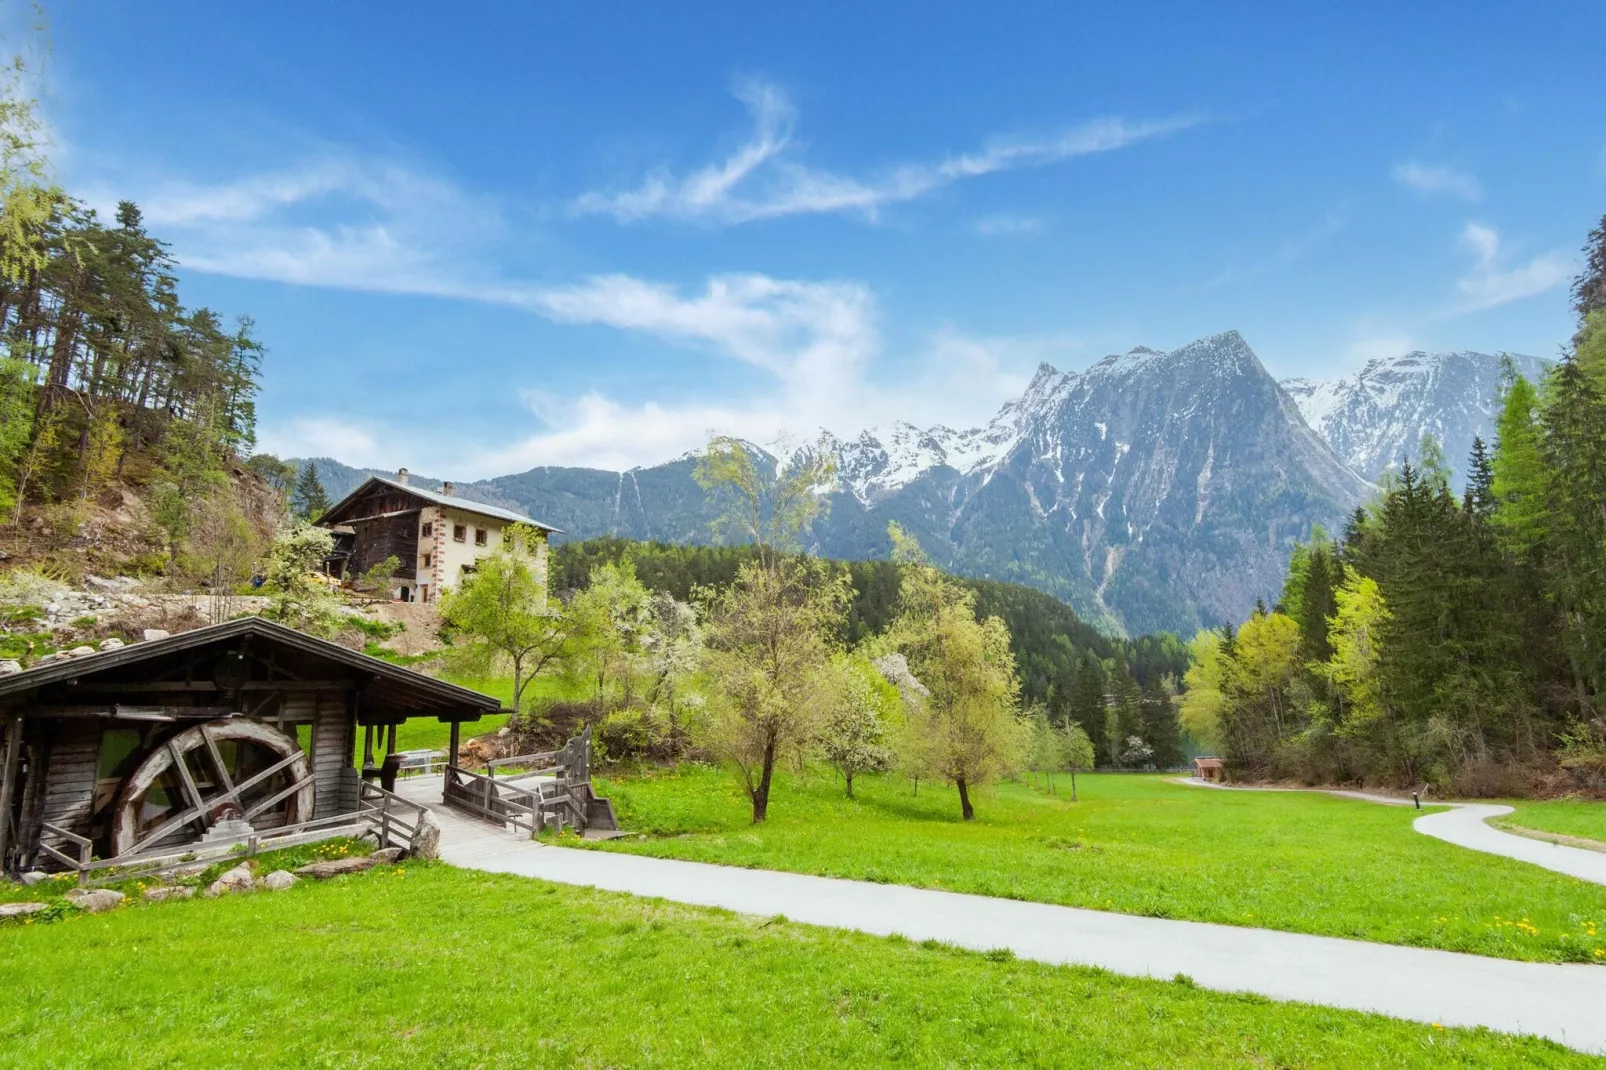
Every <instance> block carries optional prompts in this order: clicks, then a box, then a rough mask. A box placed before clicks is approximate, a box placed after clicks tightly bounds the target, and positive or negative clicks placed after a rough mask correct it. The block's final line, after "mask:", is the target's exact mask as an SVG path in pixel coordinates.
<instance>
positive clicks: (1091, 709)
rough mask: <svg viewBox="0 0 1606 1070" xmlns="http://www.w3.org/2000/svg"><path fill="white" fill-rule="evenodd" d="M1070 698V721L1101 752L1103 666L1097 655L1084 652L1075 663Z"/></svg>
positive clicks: (1102, 742)
mask: <svg viewBox="0 0 1606 1070" xmlns="http://www.w3.org/2000/svg"><path fill="white" fill-rule="evenodd" d="M1073 687H1074V689H1075V690H1074V691H1073V692H1072V696H1071V719H1072V720H1073V721H1075V722H1076V723H1077V724H1079V725H1081V726H1082V731H1083V732H1086V733H1087V738H1088V739H1091V740H1093V742H1094V744H1095V745H1096V746H1097V747H1098V748H1099V750H1100V751H1101V752H1105V751H1106V748H1105V745H1104V734H1105V733H1104V722H1105V712H1104V666H1103V665H1101V664H1100V663H1099V659H1098V655H1096V654H1094V653H1093V651H1091V650H1084V651H1083V652H1082V656H1081V658H1080V659H1079V660H1078V661H1077V663H1076V681H1075V683H1074V685H1073Z"/></svg>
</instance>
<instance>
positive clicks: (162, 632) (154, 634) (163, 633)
mask: <svg viewBox="0 0 1606 1070" xmlns="http://www.w3.org/2000/svg"><path fill="white" fill-rule="evenodd" d="M168 634H169V633H168V631H167V629H166V628H146V629H145V630H144V631H142V632H140V633H139V637H140V638H141V639H143V640H145V642H147V643H148V642H150V641H151V640H152V639H166V638H167V636H168Z"/></svg>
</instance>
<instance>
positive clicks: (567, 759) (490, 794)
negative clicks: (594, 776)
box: [409, 724, 619, 837]
mask: <svg viewBox="0 0 1606 1070" xmlns="http://www.w3.org/2000/svg"><path fill="white" fill-rule="evenodd" d="M457 743H458V739H457V725H455V724H454V725H453V726H452V742H451V750H450V751H449V752H448V755H447V759H446V770H445V774H444V777H443V781H442V791H441V798H442V801H443V802H444V803H445V804H446V805H447V806H450V807H452V808H453V809H456V810H459V811H462V812H463V813H467V814H472V815H474V816H475V817H480V818H484V819H486V820H488V821H491V822H493V823H495V824H498V825H503V826H507V827H512V828H513V829H514V830H515V831H520V832H525V833H527V834H528V835H529V836H531V837H534V836H535V835H536V834H537V833H539V832H541V831H542V830H543V829H552V830H554V831H561V830H562V829H563V827H564V826H565V825H567V826H568V827H569V828H572V829H574V830H575V831H576V832H578V833H580V834H581V835H582V836H583V835H587V834H588V833H589V834H591V835H592V836H596V835H598V834H606V833H610V832H617V831H618V829H619V822H618V820H617V819H616V818H615V817H614V813H613V804H612V803H610V802H609V801H608V800H607V799H602V798H598V797H597V794H596V792H594V791H593V790H592V788H591V728H590V727H589V726H587V727H586V729H585V731H583V732H581V733H580V734H579V735H578V736H575V737H574V738H573V739H571V740H569V741H568V742H567V743H565V744H564V745H563V747H562V748H561V749H560V750H555V751H543V752H540V753H537V754H519V755H515V756H513V757H509V758H497V759H495V760H493V761H490V762H487V763H486V765H485V767H484V771H483V772H478V773H476V772H472V771H470V770H468V769H464V768H463V767H462V766H461V765H460V764H458V761H459V759H458V748H457ZM499 770H518V771H517V772H514V773H512V774H511V775H504V774H502V773H500V772H499ZM409 794H411V793H409Z"/></svg>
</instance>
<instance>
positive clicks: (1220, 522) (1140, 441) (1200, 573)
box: [315, 331, 1372, 634]
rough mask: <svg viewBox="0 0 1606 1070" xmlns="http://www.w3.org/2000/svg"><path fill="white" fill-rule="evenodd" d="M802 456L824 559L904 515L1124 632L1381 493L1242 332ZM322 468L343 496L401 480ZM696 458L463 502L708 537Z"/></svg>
mask: <svg viewBox="0 0 1606 1070" xmlns="http://www.w3.org/2000/svg"><path fill="white" fill-rule="evenodd" d="M800 452H803V453H817V452H830V453H832V454H834V455H835V456H836V457H837V458H838V462H839V471H838V482H837V486H836V487H835V488H834V489H833V491H832V492H831V494H830V496H829V497H830V505H831V508H830V510H829V512H828V514H827V515H826V516H825V517H824V518H822V519H821V521H820V522H819V523H817V524H816V525H815V527H814V529H813V531H812V532H810V539H809V549H810V550H812V551H814V552H818V553H823V554H826V555H828V556H833V557H842V558H876V557H884V556H886V555H887V553H888V552H889V551H890V545H889V543H888V540H887V537H886V527H887V523H888V522H889V521H891V520H897V521H898V522H899V523H900V524H902V525H903V526H904V527H905V528H908V529H909V530H911V531H912V532H914V533H915V534H916V536H917V537H918V538H920V540H921V542H922V545H924V546H925V547H926V548H927V551H928V553H930V554H931V556H932V557H933V559H934V560H935V561H937V562H938V563H939V564H941V565H943V566H944V567H947V568H950V569H951V570H953V571H956V572H960V573H963V574H966V575H973V576H977V577H979V578H986V579H1000V580H1008V581H1012V582H1024V583H1028V584H1030V585H1032V586H1035V587H1037V588H1039V589H1041V590H1044V591H1047V592H1048V593H1050V594H1054V595H1056V596H1057V597H1060V598H1063V599H1065V600H1066V601H1067V602H1069V603H1070V604H1071V605H1072V606H1073V607H1074V608H1075V609H1076V610H1077V612H1078V613H1080V614H1082V615H1083V617H1084V619H1087V620H1089V621H1090V622H1092V623H1094V624H1095V625H1097V626H1099V627H1101V628H1103V629H1104V630H1106V631H1109V632H1112V633H1117V634H1118V633H1121V632H1130V633H1132V634H1137V633H1139V632H1145V631H1154V630H1179V631H1186V630H1188V629H1190V628H1193V627H1197V626H1200V625H1204V624H1214V623H1219V622H1220V621H1224V620H1230V619H1236V618H1238V617H1241V616H1242V615H1243V613H1245V612H1247V610H1248V608H1249V607H1250V606H1252V605H1253V603H1254V600H1255V598H1256V597H1267V596H1270V595H1272V594H1274V593H1275V590H1276V584H1277V582H1278V581H1279V580H1280V576H1281V572H1282V569H1283V567H1284V566H1285V565H1286V561H1287V555H1288V553H1289V552H1290V551H1291V549H1292V545H1293V542H1294V540H1295V539H1298V538H1302V537H1305V536H1306V535H1308V532H1309V529H1310V526H1311V525H1312V524H1315V523H1321V524H1324V525H1327V526H1329V527H1336V526H1338V525H1340V524H1341V523H1342V521H1343V519H1344V517H1345V516H1347V514H1348V512H1349V511H1350V510H1351V509H1353V507H1354V505H1355V504H1357V503H1358V502H1360V501H1361V500H1363V499H1364V498H1365V497H1366V496H1367V495H1369V494H1370V493H1371V491H1372V487H1371V484H1370V483H1368V482H1367V481H1366V480H1364V479H1362V478H1360V477H1359V476H1358V475H1356V474H1355V473H1354V472H1353V471H1351V470H1350V468H1349V467H1347V466H1346V465H1345V463H1344V462H1343V461H1342V460H1341V459H1340V458H1339V457H1338V455H1337V454H1335V453H1334V452H1333V450H1332V448H1331V447H1330V446H1329V444H1328V443H1327V441H1326V440H1325V439H1323V438H1322V437H1321V436H1320V435H1318V434H1317V433H1316V432H1315V431H1314V430H1312V428H1311V427H1310V426H1309V425H1308V424H1307V423H1306V421H1305V419H1304V417H1303V415H1302V413H1301V411H1300V408H1299V406H1298V404H1297V402H1296V399H1295V397H1294V396H1293V395H1291V394H1290V393H1289V392H1288V391H1287V390H1285V389H1284V388H1283V386H1282V385H1281V384H1279V383H1278V382H1277V381H1276V380H1275V379H1274V378H1273V377H1272V376H1271V375H1270V373H1269V372H1267V370H1266V369H1265V367H1264V366H1263V365H1262V364H1261V362H1260V360H1259V358H1258V357H1257V356H1256V355H1255V353H1254V351H1253V350H1252V349H1251V348H1250V347H1249V345H1248V343H1247V342H1246V341H1245V340H1244V339H1243V337H1242V336H1241V335H1240V334H1239V333H1238V332H1237V331H1225V332H1221V333H1219V334H1215V335H1210V336H1208V337H1206V338H1201V339H1198V340H1196V341H1194V342H1191V343H1189V344H1188V345H1185V346H1181V347H1178V348H1177V349H1174V350H1170V351H1161V350H1156V349H1152V348H1149V347H1146V346H1137V347H1134V348H1133V349H1131V350H1129V351H1127V352H1126V353H1121V354H1111V355H1109V356H1106V357H1104V358H1102V359H1101V360H1099V361H1097V362H1095V363H1094V364H1093V365H1092V366H1091V367H1089V368H1087V369H1085V370H1084V371H1080V372H1075V371H1061V370H1059V369H1056V368H1054V367H1053V366H1052V365H1049V364H1046V363H1045V364H1042V365H1040V366H1039V367H1038V369H1037V371H1036V373H1035V374H1034V376H1033V377H1032V380H1031V382H1030V383H1029V385H1028V386H1027V387H1026V389H1025V390H1024V391H1023V392H1022V394H1021V396H1020V397H1019V398H1016V399H1013V400H1011V401H1009V402H1007V403H1006V404H1005V405H1003V406H1002V407H1001V408H1000V409H999V411H998V412H997V413H996V414H995V415H994V417H993V418H992V420H990V421H989V422H988V423H986V424H985V425H982V426H980V427H976V428H971V429H969V430H965V431H956V430H954V429H952V428H949V427H945V426H942V425H937V426H934V427H930V428H924V429H922V428H918V427H916V426H914V425H913V424H910V423H908V422H905V421H895V422H893V423H891V424H888V425H886V426H885V427H882V428H870V429H866V430H865V431H863V432H861V433H860V434H859V435H857V436H854V437H853V438H850V439H842V438H839V437H837V436H836V435H834V434H832V433H831V432H829V431H824V430H822V431H821V432H820V434H819V436H818V438H817V439H816V440H815V441H814V442H812V443H810V444H809V445H808V446H806V447H804V448H803V450H802V451H800ZM766 456H767V457H768V458H769V460H770V461H772V462H774V461H777V460H778V459H777V458H775V457H774V456H772V455H768V454H766ZM788 459H790V458H788ZM315 460H317V461H318V463H319V465H320V470H321V471H323V472H324V473H325V480H326V485H327V487H328V489H329V491H330V493H331V494H332V495H334V496H336V497H338V496H340V495H341V494H343V493H345V492H347V491H349V490H350V489H351V488H352V487H353V486H354V485H355V483H356V482H358V481H360V480H361V478H363V477H364V476H365V475H367V474H389V473H380V472H374V471H372V470H357V469H350V468H347V467H346V466H344V465H341V464H339V462H337V461H333V460H332V459H328V458H321V459H315ZM694 466H695V459H694V456H693V455H687V456H683V457H680V458H677V459H675V460H673V461H668V462H665V463H664V464H660V465H652V466H643V467H638V468H633V469H630V470H628V471H624V472H611V471H604V470H601V469H584V468H561V467H542V468H535V469H531V470H529V471H527V472H522V473H517V474H513V475H508V476H500V477H496V478H493V479H487V480H479V481H475V482H469V483H464V482H459V483H458V484H457V493H458V494H460V495H462V496H463V497H465V498H470V499H474V500H481V501H485V502H487V503H490V504H496V505H502V506H506V507H510V508H517V509H520V510H522V511H524V512H527V513H529V514H530V515H532V516H535V517H537V518H539V519H541V520H542V521H544V522H546V523H551V524H554V525H556V526H557V527H559V528H562V529H564V531H565V532H566V534H567V537H571V538H587V537H592V536H597V535H619V536H623V537H628V538H642V539H659V540H666V541H672V542H709V541H712V540H711V536H710V534H709V533H710V529H711V523H712V521H713V519H714V509H713V506H712V504H711V503H710V502H709V501H708V498H707V495H706V494H705V493H704V492H703V491H702V489H701V488H700V487H699V486H698V485H697V484H696V482H695V481H694V480H693V479H692V469H693V468H694ZM412 478H413V479H414V480H416V481H418V482H419V483H420V485H424V486H432V487H433V486H438V485H439V483H438V481H436V480H432V479H429V478H428V477H423V476H419V475H414V476H413V477H412Z"/></svg>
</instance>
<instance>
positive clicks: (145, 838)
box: [112, 720, 314, 856]
mask: <svg viewBox="0 0 1606 1070" xmlns="http://www.w3.org/2000/svg"><path fill="white" fill-rule="evenodd" d="M223 742H232V743H234V744H235V746H236V747H240V748H247V747H248V748H254V749H257V750H261V751H265V752H266V760H267V763H268V764H267V765H266V767H265V768H263V769H260V770H258V771H257V772H255V773H252V774H251V775H250V776H249V777H246V778H244V779H242V780H240V781H239V782H238V783H236V782H235V781H234V779H233V776H232V775H231V773H230V771H229V768H228V763H226V762H225V761H224V760H223V755H222V752H221V751H220V750H219V748H218V744H219V743H223ZM195 768H202V769H210V770H211V776H210V778H209V779H204V780H203V781H202V782H201V783H199V784H198V783H197V782H196V778H195V775H194V773H193V772H192V769H195ZM169 772H172V773H173V774H175V776H174V777H167V782H168V784H169V785H172V783H173V780H174V779H176V781H177V785H176V786H177V787H178V789H179V794H180V795H181V796H182V801H181V803H179V805H177V806H176V807H175V806H172V805H171V804H170V805H169V807H168V809H169V812H170V814H171V816H168V817H167V818H166V819H165V820H163V821H162V822H161V823H160V824H158V825H156V826H155V827H153V828H146V829H143V830H142V829H141V821H142V818H143V816H144V811H145V808H146V801H147V795H148V794H149V793H150V792H151V791H152V789H155V788H160V787H161V786H162V785H161V784H160V783H159V782H160V781H162V780H163V778H164V777H166V775H167V774H168V773H169ZM168 790H169V792H170V791H171V787H169V788H168ZM264 791H268V792H269V794H267V795H266V796H265V797H264V796H263V792H264ZM313 801H314V796H313V783H312V776H311V774H310V773H309V772H308V769H307V756H306V754H304V753H303V752H302V750H301V748H300V747H299V746H298V745H297V744H296V741H295V740H294V739H292V738H290V737H289V736H287V735H285V734H284V733H283V732H280V731H278V730H277V729H274V728H270V727H269V726H267V725H265V724H259V723H257V722H255V721H247V720H229V721H212V722H209V723H207V724H203V725H197V726H196V727H194V728H191V729H188V730H186V731H184V732H181V733H179V734H178V735H176V736H174V737H173V738H172V739H170V740H168V741H167V743H166V744H164V745H163V746H162V747H161V748H160V749H159V750H157V751H156V752H154V753H153V754H151V755H150V757H148V758H146V759H145V761H144V762H142V763H141V764H140V766H139V768H138V769H136V770H134V773H133V775H132V776H130V777H129V778H128V780H127V782H126V783H125V784H124V785H123V789H122V791H121V792H119V794H118V798H117V809H116V815H117V817H116V825H115V827H114V829H113V836H112V847H113V850H114V851H115V853H116V854H117V855H118V856H121V855H127V854H133V853H135V852H140V853H145V852H148V851H151V850H153V849H156V848H159V847H162V846H164V845H167V844H176V843H177V842H178V838H177V837H178V833H180V832H181V831H182V830H183V829H185V828H186V827H189V826H195V827H196V828H199V829H201V830H203V831H204V830H205V829H207V828H210V827H211V826H212V825H213V824H215V823H216V822H217V821H219V820H222V819H223V818H225V817H238V818H243V819H245V820H246V821H250V820H251V819H252V818H254V817H257V816H258V815H260V814H263V813H266V812H268V811H270V810H272V809H274V808H276V807H279V806H283V807H284V809H285V814H284V823H285V824H287V825H289V824H295V823H297V822H300V821H309V820H311V819H312V808H313ZM173 811H176V812H173Z"/></svg>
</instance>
